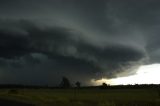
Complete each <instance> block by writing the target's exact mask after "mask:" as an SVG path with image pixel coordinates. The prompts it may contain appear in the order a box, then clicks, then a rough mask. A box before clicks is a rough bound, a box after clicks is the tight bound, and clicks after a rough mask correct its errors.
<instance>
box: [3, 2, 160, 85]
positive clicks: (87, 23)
mask: <svg viewBox="0 0 160 106" xmlns="http://www.w3.org/2000/svg"><path fill="white" fill-rule="evenodd" d="M159 29H160V1H159V0H0V83H2V84H4V83H13V84H15V83H16V84H42V85H46V84H49V85H57V84H59V83H60V80H61V78H62V76H66V77H68V78H69V79H70V80H71V82H73V83H74V82H75V81H81V82H82V83H83V84H90V81H91V79H97V80H98V79H101V78H102V77H103V78H108V79H109V78H117V77H122V76H129V75H134V74H135V73H136V69H137V68H138V67H139V66H141V65H147V64H153V63H159V62H160V46H159V42H160V36H159V34H160V30H159Z"/></svg>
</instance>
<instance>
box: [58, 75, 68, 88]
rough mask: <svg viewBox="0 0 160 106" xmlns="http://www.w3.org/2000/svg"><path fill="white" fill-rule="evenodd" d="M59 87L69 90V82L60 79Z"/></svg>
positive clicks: (65, 78) (64, 78)
mask: <svg viewBox="0 0 160 106" xmlns="http://www.w3.org/2000/svg"><path fill="white" fill-rule="evenodd" d="M60 87H62V88H70V87H71V84H70V81H69V79H68V78H67V77H63V78H62V81H61V83H60Z"/></svg>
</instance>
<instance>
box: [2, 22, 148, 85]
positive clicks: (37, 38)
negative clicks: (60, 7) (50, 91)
mask: <svg viewBox="0 0 160 106" xmlns="http://www.w3.org/2000/svg"><path fill="white" fill-rule="evenodd" d="M7 23H8V21H7ZM3 24H4V25H7V24H6V22H4V21H3V23H2V24H1V25H2V26H4V25H3ZM38 26H39V25H36V24H34V23H33V22H30V21H25V20H21V21H13V22H12V21H11V22H10V24H9V25H8V26H6V28H5V29H4V27H2V28H3V30H1V31H0V33H1V36H0V39H1V44H0V50H1V51H3V52H1V53H0V57H1V64H3V65H1V67H3V68H4V69H5V68H6V69H7V70H13V72H12V71H11V73H15V71H16V70H19V71H16V73H15V75H14V76H15V77H17V76H19V75H20V73H22V72H23V73H24V71H25V73H28V74H31V73H32V72H33V74H32V75H29V76H37V75H38V76H39V75H40V76H43V75H44V74H42V73H41V72H44V73H45V74H46V75H49V76H50V75H51V74H50V73H52V76H53V77H54V76H57V74H58V75H59V77H61V76H69V77H71V78H72V79H77V80H80V79H81V78H82V77H83V78H84V79H86V80H87V79H88V80H89V79H93V78H94V79H99V78H101V77H108V78H112V77H116V74H117V73H120V72H123V71H125V70H127V69H129V68H130V67H132V65H133V64H132V62H138V61H141V59H143V58H144V57H145V54H144V53H143V51H140V50H138V49H136V48H133V47H130V46H127V45H117V44H109V45H106V46H105V47H99V46H95V44H94V45H93V44H91V43H88V42H87V40H84V39H85V38H82V37H81V36H80V34H77V35H76V34H75V33H73V32H76V30H74V29H67V28H61V27H45V26H44V27H38ZM15 28H16V30H15ZM73 30H74V31H73ZM76 33H79V32H78V31H77V32H76ZM88 40H89V39H88ZM4 64H6V65H4ZM32 67H34V69H32ZM124 69H125V70H124ZM35 70H37V71H36V73H34V71H35ZM38 70H39V71H38ZM4 73H5V72H4ZM16 74H17V75H16ZM25 75H26V74H25ZM38 76H37V78H38ZM11 78H12V77H11ZM44 78H47V76H46V77H43V78H42V79H43V80H44ZM17 80H18V77H17ZM33 80H34V79H33ZM45 81H46V80H44V82H45ZM51 82H52V81H51ZM55 82H57V80H56V81H55Z"/></svg>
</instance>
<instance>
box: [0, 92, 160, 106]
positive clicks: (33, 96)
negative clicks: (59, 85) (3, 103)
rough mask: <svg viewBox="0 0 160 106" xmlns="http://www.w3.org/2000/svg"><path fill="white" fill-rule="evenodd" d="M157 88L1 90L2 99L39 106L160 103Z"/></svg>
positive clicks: (157, 105) (156, 105)
mask: <svg viewBox="0 0 160 106" xmlns="http://www.w3.org/2000/svg"><path fill="white" fill-rule="evenodd" d="M158 92H159V91H158V90H157V89H15V90H13V91H12V90H10V89H1V90H0V98H1V99H7V100H12V101H20V102H24V103H29V104H35V105H36V106H160V96H159V93H158Z"/></svg>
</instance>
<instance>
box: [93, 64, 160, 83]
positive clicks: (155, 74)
mask: <svg viewBox="0 0 160 106" xmlns="http://www.w3.org/2000/svg"><path fill="white" fill-rule="evenodd" d="M91 82H92V83H94V84H95V85H100V84H102V83H106V84H110V85H128V84H132V85H133V84H160V64H151V65H143V66H140V67H139V69H138V70H137V72H136V74H135V75H132V76H127V77H120V78H113V79H105V78H102V79H101V80H96V81H95V80H91Z"/></svg>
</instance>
